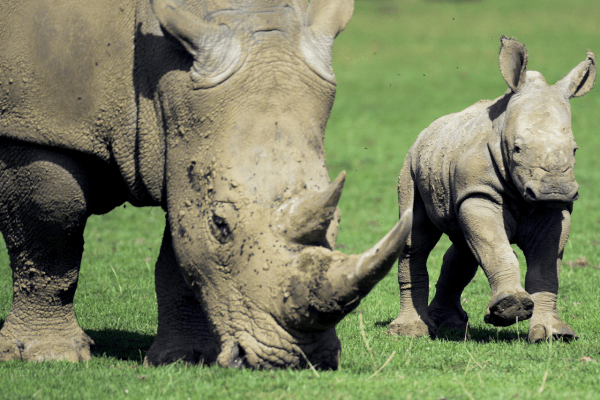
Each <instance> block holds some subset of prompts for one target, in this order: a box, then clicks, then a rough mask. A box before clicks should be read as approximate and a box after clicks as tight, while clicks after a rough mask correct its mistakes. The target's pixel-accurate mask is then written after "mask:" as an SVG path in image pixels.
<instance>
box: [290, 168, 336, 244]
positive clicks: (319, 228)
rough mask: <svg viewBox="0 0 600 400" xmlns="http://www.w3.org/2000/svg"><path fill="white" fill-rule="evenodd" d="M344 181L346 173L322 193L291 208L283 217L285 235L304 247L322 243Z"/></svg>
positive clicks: (311, 196)
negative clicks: (304, 245)
mask: <svg viewBox="0 0 600 400" xmlns="http://www.w3.org/2000/svg"><path fill="white" fill-rule="evenodd" d="M345 180H346V172H345V171H342V172H341V173H340V174H339V175H338V177H337V178H336V179H335V180H334V181H333V182H332V183H331V184H330V185H329V187H328V188H327V189H326V190H324V191H323V192H317V193H309V194H307V195H305V196H304V197H302V198H300V199H299V200H297V201H295V202H294V204H291V205H288V207H287V208H286V209H285V211H284V212H283V215H282V216H281V217H280V221H281V229H283V230H284V231H285V235H286V236H287V237H288V238H289V239H290V240H292V241H294V242H297V243H301V244H322V243H323V242H324V240H325V236H326V234H327V229H328V228H329V224H330V223H331V221H332V219H333V218H334V215H335V211H336V209H337V204H338V202H339V200H340V197H341V195H342V189H343V188H344V182H345Z"/></svg>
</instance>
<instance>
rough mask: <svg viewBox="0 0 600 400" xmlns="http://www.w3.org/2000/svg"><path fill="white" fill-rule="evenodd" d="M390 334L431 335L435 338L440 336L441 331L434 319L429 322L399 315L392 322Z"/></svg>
mask: <svg viewBox="0 0 600 400" xmlns="http://www.w3.org/2000/svg"><path fill="white" fill-rule="evenodd" d="M388 334H390V335H398V336H411V337H419V336H431V337H433V338H435V337H437V336H439V334H440V331H439V329H438V327H437V325H436V324H435V323H434V322H433V321H430V322H429V324H427V323H425V322H424V321H423V320H421V319H419V318H415V319H406V318H403V317H401V316H399V317H398V318H396V319H395V320H393V321H392V322H391V323H390V327H389V329H388Z"/></svg>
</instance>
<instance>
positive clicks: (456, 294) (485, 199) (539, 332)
mask: <svg viewBox="0 0 600 400" xmlns="http://www.w3.org/2000/svg"><path fill="white" fill-rule="evenodd" d="M527 58H528V56H527V50H526V49H525V46H524V45H523V44H521V43H519V42H518V41H516V40H514V39H510V38H507V37H502V38H501V48H500V70H501V72H502V76H503V77H504V80H505V81H506V83H507V84H508V87H509V89H508V90H507V92H506V93H505V94H504V95H503V96H501V97H499V98H497V99H495V100H485V101H480V102H478V103H475V104H474V105H472V106H471V107H469V108H467V109H465V110H464V111H461V112H459V113H455V114H450V115H447V116H445V117H442V118H440V119H438V120H437V121H435V122H434V123H433V124H431V125H430V126H429V127H428V128H427V129H425V130H424V131H423V132H421V134H420V135H419V137H418V139H417V141H416V142H415V144H414V145H413V146H412V148H411V149H410V151H409V153H408V155H407V157H406V160H405V162H404V166H403V168H402V171H401V172H400V177H399V184H398V193H399V206H400V211H401V212H402V211H404V210H406V209H410V208H413V213H414V214H413V223H412V230H411V234H410V236H409V239H408V243H407V245H406V247H405V248H404V250H403V252H402V253H401V255H400V262H399V273H398V282H399V284H400V301H401V310H400V315H399V316H398V318H396V319H395V320H394V321H393V322H392V323H391V324H390V333H392V334H399V335H407V336H422V335H428V334H429V335H431V336H436V335H438V334H439V328H438V327H440V326H442V325H444V326H446V327H448V328H451V329H462V330H463V331H464V330H465V329H466V324H467V321H468V317H467V314H466V312H465V311H464V310H463V308H462V306H461V302H460V297H461V293H462V291H463V289H464V288H465V286H466V285H467V284H468V283H469V282H470V281H471V279H472V278H473V276H474V275H475V272H476V270H477V266H478V265H481V267H482V269H483V271H484V272H485V274H486V276H487V278H488V280H489V283H490V286H491V289H492V299H491V301H490V303H489V305H488V308H487V310H486V313H485V322H487V323H489V324H492V325H495V326H508V325H511V324H513V323H515V322H516V321H517V320H525V319H528V318H531V322H530V325H529V326H530V328H529V341H530V342H537V341H541V340H546V339H550V338H563V339H565V340H570V339H575V338H577V335H576V334H575V332H574V331H573V330H572V329H571V328H570V327H569V326H568V325H567V324H565V323H564V322H563V321H562V320H561V319H560V318H559V316H558V313H557V311H556V297H557V293H558V276H559V271H560V265H561V261H562V255H563V248H564V246H565V244H566V241H567V237H568V235H569V229H570V216H571V211H572V209H573V202H574V201H575V200H577V197H578V189H579V185H578V184H577V183H576V182H575V177H574V174H573V167H574V165H575V150H576V149H577V145H576V144H575V140H574V138H573V133H572V131H571V110H570V104H569V100H570V99H571V98H573V97H580V96H583V95H584V94H586V93H587V92H588V91H589V90H590V89H591V88H592V86H593V84H594V79H595V77H596V63H595V57H594V54H592V53H591V52H588V53H587V56H586V59H585V61H583V62H582V63H580V64H579V65H577V66H576V67H575V68H574V69H573V70H572V71H571V72H570V73H569V74H568V75H567V76H565V77H564V78H563V79H561V80H560V81H559V82H557V83H556V84H555V85H553V86H549V85H548V84H546V81H545V80H544V77H543V76H542V75H541V74H540V73H539V72H534V71H527ZM442 233H445V234H447V235H448V236H449V238H450V240H451V241H452V246H451V247H450V248H449V249H448V251H447V252H446V254H445V255H444V260H443V264H442V269H441V273H440V277H439V280H438V283H437V285H436V288H437V290H436V294H435V297H434V298H433V300H432V302H431V304H430V305H429V307H428V306H427V300H428V291H429V289H428V286H429V279H428V274H427V267H426V261H427V257H428V255H429V253H430V251H431V250H432V249H433V247H434V246H435V244H436V243H437V241H438V240H439V239H440V236H441V235H442ZM511 243H516V244H517V245H518V246H519V247H520V248H521V249H522V250H523V253H524V255H525V258H526V261H527V275H526V278H525V289H526V290H524V289H523V287H522V286H521V280H520V271H519V261H518V260H517V256H516V255H515V253H514V251H513V249H512V248H511Z"/></svg>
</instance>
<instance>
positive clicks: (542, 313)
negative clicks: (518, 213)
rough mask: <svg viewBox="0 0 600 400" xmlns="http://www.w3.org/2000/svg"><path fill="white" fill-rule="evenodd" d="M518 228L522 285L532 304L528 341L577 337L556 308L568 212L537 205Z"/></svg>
mask: <svg viewBox="0 0 600 400" xmlns="http://www.w3.org/2000/svg"><path fill="white" fill-rule="evenodd" d="M527 222H528V223H527V224H524V225H525V226H524V227H523V228H522V229H520V230H519V237H518V238H517V244H518V245H519V247H521V249H522V250H523V253H524V254H525V258H526V259H527V275H526V277H525V289H526V290H527V292H528V293H530V294H531V297H532V299H533V301H534V304H535V307H534V309H533V316H532V317H531V321H530V322H529V341H530V342H539V341H542V340H548V339H552V338H553V339H563V340H573V339H577V338H578V336H577V334H576V333H575V332H574V331H573V329H571V327H570V326H569V325H567V324H565V323H564V322H563V321H562V320H561V319H560V318H559V316H558V313H557V311H556V297H557V294H558V281H559V274H560V267H561V264H562V256H563V249H564V247H565V244H566V243H567V238H568V236H569V231H570V224H571V213H570V212H569V211H568V210H567V209H566V208H565V209H539V210H536V212H535V213H533V215H531V216H530V217H528V221H527Z"/></svg>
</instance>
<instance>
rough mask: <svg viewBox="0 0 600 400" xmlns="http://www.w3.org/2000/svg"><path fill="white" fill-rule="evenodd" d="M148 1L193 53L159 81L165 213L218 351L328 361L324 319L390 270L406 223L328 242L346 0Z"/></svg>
mask: <svg viewBox="0 0 600 400" xmlns="http://www.w3.org/2000/svg"><path fill="white" fill-rule="evenodd" d="M210 4H212V3H210ZM153 7H154V12H155V14H156V16H157V19H158V21H159V22H160V24H161V26H162V28H163V30H166V31H167V32H168V33H169V35H170V36H172V37H174V38H176V39H177V40H178V41H179V42H180V43H181V44H182V45H183V46H184V47H185V49H186V50H187V53H188V54H189V55H186V56H187V57H190V56H191V62H190V63H189V64H190V68H189V69H185V68H181V69H179V70H177V69H175V70H173V71H169V72H168V73H166V74H165V75H164V77H163V78H162V79H161V81H160V83H159V87H158V90H159V94H160V96H161V102H160V104H161V106H162V107H163V110H162V114H163V119H164V125H165V129H166V131H167V141H166V143H167V145H166V153H167V154H166V160H167V161H166V193H167V196H166V197H167V215H168V220H169V224H170V229H171V234H172V237H173V249H174V251H175V255H176V257H177V261H178V263H179V265H180V267H181V270H182V272H183V275H184V277H185V279H186V281H187V282H188V284H189V285H190V286H191V287H192V289H193V290H194V292H195V294H196V297H197V298H198V299H199V301H200V302H201V304H202V305H203V308H204V312H205V314H206V315H207V318H208V319H209V322H210V324H211V326H212V329H213V332H214V334H215V337H216V340H217V342H218V343H219V346H220V349H219V351H218V353H219V355H218V357H217V362H218V363H219V364H221V365H224V366H237V365H240V364H241V365H245V366H252V367H267V368H270V367H287V366H297V365H301V364H305V360H309V361H310V362H311V363H313V364H318V365H319V366H321V367H325V368H328V367H329V368H335V367H336V366H337V363H338V357H339V350H340V343H339V340H338V338H337V336H336V334H335V325H336V324H337V323H338V322H339V321H340V320H341V319H342V318H343V317H344V316H345V315H346V314H347V313H349V312H350V311H351V310H353V309H354V308H355V307H356V306H357V305H358V303H359V301H360V299H361V298H362V297H364V296H365V295H366V294H367V293H368V292H369V291H370V290H371V288H372V287H373V286H374V285H375V284H376V283H377V282H378V280H379V279H381V278H382V277H383V276H384V275H385V274H387V272H388V271H389V269H390V268H391V265H392V263H393V262H394V259H395V258H396V256H397V254H398V252H399V251H400V250H401V247H402V246H403V244H404V242H405V239H406V236H407V234H408V229H409V228H408V227H409V225H410V221H409V220H410V214H408V215H407V217H406V218H405V219H404V220H402V221H401V222H399V223H398V224H397V225H396V226H395V227H394V228H393V229H392V230H391V232H390V233H389V234H388V235H386V236H385V237H384V238H383V239H382V240H381V241H380V242H379V243H378V244H377V245H375V247H373V248H372V249H371V250H369V251H367V252H366V253H363V254H360V255H351V256H348V255H345V254H342V253H340V252H336V251H334V250H333V247H334V245H335V240H336V236H337V223H338V219H339V212H338V211H337V202H338V200H339V198H340V195H341V191H342V187H343V185H344V180H345V174H344V173H342V174H340V176H339V177H338V178H337V179H336V180H335V181H334V182H331V181H330V179H329V175H328V172H327V169H326V167H325V154H324V130H325V125H326V122H327V119H328V117H329V113H330V110H331V106H332V103H333V98H334V94H335V85H336V83H335V80H334V76H333V73H332V70H331V46H332V44H333V39H334V38H335V36H337V34H338V33H339V32H341V31H342V29H344V27H345V25H346V23H347V22H348V21H349V19H350V16H351V15H352V10H353V1H351V0H350V1H348V0H338V1H333V0H313V1H312V2H311V3H310V6H307V4H306V3H305V2H304V1H288V2H283V1H279V2H277V1H263V2H259V1H247V2H243V1H241V2H237V3H236V6H235V7H232V6H229V7H225V6H222V5H221V6H219V7H217V6H215V7H214V8H215V9H208V10H206V9H201V10H200V9H199V11H198V10H197V11H196V12H192V11H190V10H192V9H193V5H191V4H189V5H186V9H184V8H183V7H182V6H180V5H179V4H178V3H177V2H175V0H161V1H159V0H155V1H154V5H153Z"/></svg>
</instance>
